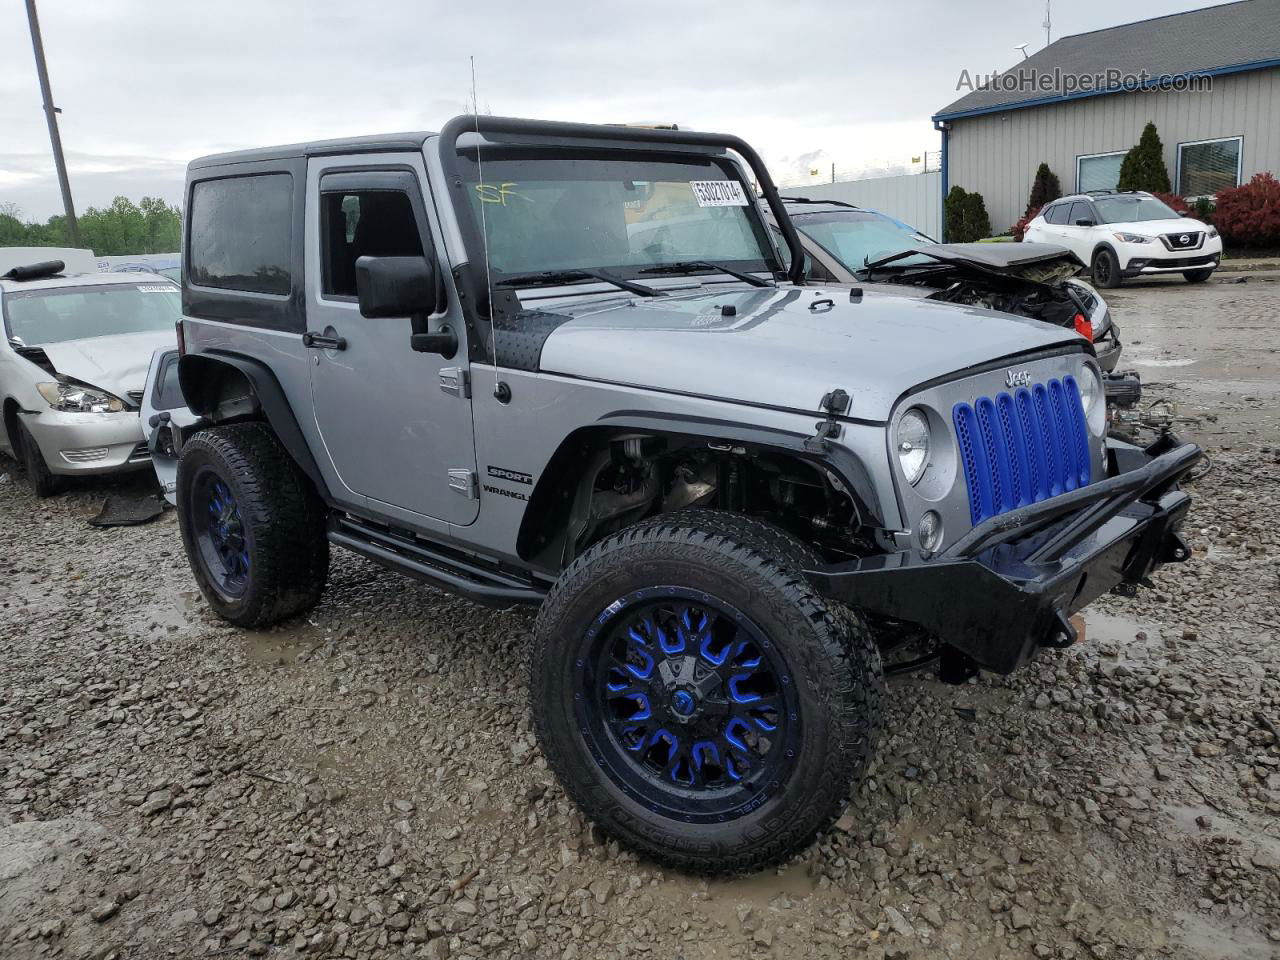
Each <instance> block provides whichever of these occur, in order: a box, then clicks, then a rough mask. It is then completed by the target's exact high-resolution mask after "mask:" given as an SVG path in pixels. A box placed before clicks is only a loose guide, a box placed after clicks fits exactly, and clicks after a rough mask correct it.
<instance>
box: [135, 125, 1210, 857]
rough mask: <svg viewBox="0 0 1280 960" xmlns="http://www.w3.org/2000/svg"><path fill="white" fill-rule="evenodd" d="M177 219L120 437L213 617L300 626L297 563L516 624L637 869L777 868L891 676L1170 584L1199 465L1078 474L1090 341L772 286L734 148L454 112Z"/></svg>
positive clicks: (310, 594) (282, 172)
mask: <svg viewBox="0 0 1280 960" xmlns="http://www.w3.org/2000/svg"><path fill="white" fill-rule="evenodd" d="M757 188H758V189H759V191H760V194H761V195H762V197H763V201H764V202H765V203H767V205H768V208H769V210H770V211H771V212H772V215H773V217H774V218H775V219H776V223H777V225H778V229H779V230H780V232H781V233H782V236H783V239H784V241H785V244H786V246H787V248H788V249H789V250H790V252H791V258H790V262H791V264H792V269H791V272H790V274H787V273H785V272H784V271H783V269H782V266H781V264H780V262H779V260H778V256H777V252H776V249H775V247H774V245H773V243H772V242H771V240H770V236H769V232H768V228H767V226H766V224H765V223H764V222H763V219H762V216H761V214H760V211H759V209H758V208H757V205H756V196H757V194H756V191H757ZM186 199H187V202H186V210H187V215H186V218H185V230H186V236H185V238H184V244H185V248H184V256H183V274H184V275H183V284H182V307H183V318H182V322H181V324H180V338H179V343H180V347H179V350H180V354H181V357H180V359H179V360H178V361H177V372H176V383H177V385H178V387H179V388H180V395H181V400H180V401H179V400H171V401H170V403H169V406H170V407H173V406H174V404H177V403H181V404H182V405H183V406H184V414H185V415H184V416H183V417H181V418H177V417H173V416H171V415H169V413H167V412H166V410H165V409H164V406H165V405H164V403H162V402H161V399H162V398H163V397H164V396H165V395H166V394H174V393H175V391H174V390H173V389H172V382H170V386H169V388H168V389H166V388H165V383H164V382H160V383H158V385H153V386H154V390H152V391H149V397H148V401H149V410H150V411H151V412H150V413H149V417H148V419H149V420H150V422H151V425H152V427H153V428H157V427H158V428H159V429H154V430H153V436H152V444H153V448H156V447H158V448H160V451H159V452H161V453H163V452H165V451H167V452H168V453H169V454H170V455H172V456H176V455H178V454H179V453H180V459H179V460H178V467H177V476H176V484H175V489H174V491H173V492H174V497H175V499H176V502H177V506H178V511H179V517H180V522H181V529H182V536H183V540H184V542H185V546H186V550H187V554H188V556H189V558H190V561H191V567H192V570H193V571H194V573H195V577H196V579H197V581H198V582H199V585H200V588H201V589H202V590H203V592H204V595H205V597H206V598H207V599H208V602H209V603H210V605H211V606H212V607H213V609H214V610H216V611H217V612H218V613H219V614H220V615H221V616H223V617H225V618H226V619H227V620H229V621H231V622H233V623H236V624H240V625H243V626H246V627H257V626H262V625H264V624H269V623H272V622H275V621H278V620H281V619H283V618H285V617H289V616H292V615H295V614H297V613H299V612H301V611H304V610H306V609H308V608H309V607H311V606H312V605H313V604H315V603H316V602H317V601H318V600H319V598H320V595H321V592H322V591H323V589H324V585H325V579H326V575H327V571H328V565H329V549H330V544H337V545H339V546H342V547H346V548H348V549H349V550H353V551H355V552H356V553H359V554H361V555H363V556H365V557H368V558H370V559H372V560H374V561H377V562H378V563H380V564H383V565H385V566H387V567H389V568H391V569H393V570H397V571H400V572H402V573H406V574H409V575H411V576H414V577H418V578H420V579H422V580H425V581H427V582H430V583H432V584H436V585H439V586H444V587H447V588H449V589H451V590H454V591H457V592H459V593H461V594H463V595H465V596H467V597H470V598H472V599H474V600H477V601H479V602H481V603H486V604H492V605H496V606H509V605H513V604H518V603H529V604H535V605H539V606H540V609H539V612H538V616H537V622H536V627H535V631H534V634H535V636H534V649H533V651H532V654H531V661H532V665H531V671H530V677H529V690H530V701H531V710H532V714H533V718H534V721H535V724H536V727H537V731H538V735H539V738H540V742H541V746H542V750H543V752H544V753H545V755H546V757H547V760H548V761H549V763H550V764H551V766H552V767H553V769H554V770H555V772H556V773H557V774H558V776H559V778H560V780H561V782H562V783H563V785H564V787H565V789H566V790H567V791H568V793H569V794H570V795H571V796H572V797H573V798H574V799H575V800H576V801H577V803H578V804H579V805H580V806H581V807H582V808H583V810H584V811H585V812H586V813H587V814H589V815H590V816H591V817H592V818H593V819H594V820H596V821H597V822H598V823H599V824H600V825H601V826H603V827H604V828H606V829H607V830H609V831H611V832H612V833H613V834H614V835H615V836H616V837H618V838H619V839H620V840H622V841H623V842H625V843H627V844H629V845H630V846H632V847H633V848H636V849H638V850H640V851H642V852H644V853H646V854H648V855H651V856H652V857H655V858H657V859H659V860H662V861H664V862H667V863H670V864H673V865H677V866H681V867H685V868H692V869H703V870H718V871H719V870H734V869H742V868H750V867H756V866H759V865H762V864H765V863H769V862H772V861H776V860H778V859H779V858H782V857H784V856H786V855H788V854H790V853H792V852H794V851H796V850H797V849H798V848H800V847H802V846H804V845H805V844H807V843H809V842H810V841H811V839H812V838H813V837H814V835H815V834H816V833H817V832H818V831H820V830H822V829H824V828H825V827H826V826H827V825H829V824H830V823H831V822H832V820H833V818H834V817H836V816H837V815H838V814H839V813H840V812H841V810H842V809H843V807H844V806H845V804H846V803H847V802H848V799H849V797H850V792H851V787H852V785H853V784H854V783H855V782H856V781H857V780H858V779H859V777H860V776H861V775H862V772H863V770H864V767H865V765H866V763H867V761H868V758H869V756H870V754H871V751H872V749H873V746H874V743H875V740H876V736H877V732H878V729H879V727H880V724H881V717H882V704H883V697H884V674H885V672H886V669H889V671H890V672H892V670H893V669H894V667H895V666H896V667H898V668H915V667H919V666H921V665H923V664H924V663H926V662H937V663H939V665H940V670H941V674H942V676H943V678H944V679H948V680H955V681H959V680H963V679H965V678H967V677H969V676H972V674H973V673H974V672H975V671H976V670H978V669H979V668H985V669H989V670H993V671H997V672H1001V673H1005V672H1009V671H1011V670H1013V669H1014V668H1015V667H1017V666H1018V665H1019V664H1021V663H1022V662H1023V661H1025V660H1026V659H1027V658H1028V657H1030V656H1031V655H1032V654H1033V653H1035V651H1036V650H1037V649H1038V648H1041V647H1046V646H1049V647H1055V646H1063V645H1065V644H1068V643H1071V642H1072V641H1073V640H1074V639H1075V637H1076V631H1075V629H1074V628H1073V626H1072V624H1071V621H1070V615H1071V614H1072V613H1073V612H1074V611H1076V610H1078V609H1080V608H1081V607H1083V606H1084V605H1085V604H1087V603H1089V602H1090V601H1092V600H1093V599H1094V598H1096V597H1098V596H1099V595H1101V594H1103V593H1105V592H1107V591H1109V590H1111V589H1112V588H1115V587H1118V586H1121V585H1133V584H1139V583H1142V582H1143V581H1144V580H1145V579H1146V577H1147V576H1148V575H1149V574H1150V573H1151V571H1152V570H1153V569H1154V568H1155V567H1156V566H1158V565H1160V564H1162V563H1165V562H1169V561H1180V560H1185V559H1186V558H1187V556H1188V550H1187V547H1186V545H1185V544H1184V543H1183V542H1182V540H1181V539H1180V538H1179V536H1178V534H1177V532H1176V531H1177V528H1178V527H1179V525H1180V524H1181V522H1182V520H1183V518H1184V516H1185V515H1186V512H1187V508H1188V505H1189V502H1190V501H1189V498H1188V496H1187V494H1186V493H1184V492H1182V491H1181V490H1179V489H1178V486H1177V484H1178V481H1179V479H1180V478H1181V477H1183V476H1184V475H1185V474H1186V473H1187V471H1188V470H1189V469H1190V468H1191V467H1192V466H1193V464H1194V463H1195V462H1196V461H1197V460H1198V459H1199V457H1200V456H1201V454H1200V451H1199V450H1198V448H1196V447H1195V446H1194V445H1191V444H1181V443H1179V442H1178V441H1176V440H1175V439H1173V438H1172V437H1171V436H1168V435H1165V436H1164V437H1162V438H1161V439H1160V440H1159V441H1157V443H1156V444H1154V445H1153V446H1151V447H1149V448H1147V449H1146V450H1142V449H1139V448H1137V447H1133V446H1126V445H1123V444H1118V443H1114V442H1108V441H1107V440H1106V437H1105V435H1106V429H1107V424H1106V413H1105V400H1104V397H1103V391H1102V380H1101V376H1100V372H1099V369H1098V364H1097V360H1096V357H1095V355H1094V351H1093V348H1092V346H1091V345H1090V344H1089V343H1088V342H1087V341H1086V340H1084V339H1083V338H1081V337H1080V336H1078V335H1077V334H1076V333H1075V331H1074V330H1070V329H1064V328H1061V327H1054V326H1050V325H1048V324H1044V323H1040V322H1037V321H1034V320H1029V319H1026V318H1020V317H1013V316H1010V315H1006V314H1001V313H996V312H993V311H989V310H984V309H978V308H974V307H968V306H960V305H954V304H947V303H941V302H935V301H930V300H921V299H907V298H902V297H894V296H885V295H877V294H875V293H872V292H867V293H865V294H864V293H863V292H862V291H860V290H858V289H856V288H855V289H853V290H847V289H833V288H824V287H822V286H816V287H815V286H806V285H804V283H803V278H802V276H801V274H800V273H799V272H798V271H800V270H801V269H802V266H803V262H804V256H803V251H802V249H801V246H800V242H799V240H798V239H797V237H796V234H795V230H794V228H793V227H792V225H791V221H790V219H789V218H788V217H787V215H786V211H785V210H784V209H783V206H782V203H781V201H780V200H779V197H778V194H777V191H776V189H775V188H774V185H773V183H772V182H771V180H770V179H769V175H768V172H767V171H766V170H765V168H764V165H763V164H762V163H761V161H760V158H759V157H758V156H757V155H756V153H755V151H753V150H752V149H751V148H750V147H749V146H748V145H747V144H746V143H744V142H742V141H741V140H739V139H737V138H734V137H730V136H722V135H713V134H702V133H690V132H686V131H675V130H640V129H630V128H624V127H607V126H587V125H579V124H565V123H544V122H537V121H529V120H512V119H503V118H497V117H474V116H466V117H458V118H456V119H454V120H452V121H450V122H449V123H448V124H447V125H446V126H445V127H444V129H443V130H442V131H441V132H440V133H438V134H436V133H421V134H397V135H389V136H381V137H371V138H366V139H355V140H343V141H330V142H320V143H310V144H301V145H297V146H286V147H271V148H267V149H261V150H252V151H247V152H241V153H234V154H224V155H220V156H212V157H206V158H203V159H200V160H196V161H193V162H192V163H191V165H190V167H189V169H188V175H187V198H186ZM158 369H159V368H157V370H158ZM157 370H153V376H156V375H157ZM161 379H162V380H163V377H162V378H161ZM151 393H154V394H155V396H154V397H151V396H150V394H151ZM152 401H154V402H152ZM903 637H913V638H915V639H913V641H912V642H913V643H914V644H916V645H917V646H920V645H922V644H923V645H924V650H923V652H920V654H919V655H918V656H915V657H914V658H912V659H909V660H906V661H901V659H900V661H899V662H898V663H897V664H896V665H894V664H890V665H889V667H888V668H887V667H886V665H885V664H884V663H883V662H882V654H886V653H887V652H888V651H889V649H890V648H891V647H893V646H894V645H895V644H897V643H899V642H900V641H901V640H902V638H903ZM919 638H926V639H925V640H923V641H922V640H921V639H919Z"/></svg>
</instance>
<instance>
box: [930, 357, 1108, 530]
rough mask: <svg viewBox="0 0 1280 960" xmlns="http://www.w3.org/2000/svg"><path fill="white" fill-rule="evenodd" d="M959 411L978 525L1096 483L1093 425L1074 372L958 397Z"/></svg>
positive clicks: (954, 412) (959, 438)
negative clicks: (966, 399)
mask: <svg viewBox="0 0 1280 960" xmlns="http://www.w3.org/2000/svg"><path fill="white" fill-rule="evenodd" d="M951 415H952V420H953V421H954V423H955V428H956V442H957V443H958V444H959V446H960V461H961V464H962V465H963V468H964V479H965V485H966V486H967V487H968V490H969V517H970V519H971V520H972V521H973V523H974V524H975V525H977V524H979V523H981V522H982V521H983V520H986V519H988V518H990V517H994V516H998V515H999V514H1002V513H1005V512H1007V511H1009V510H1013V509H1016V508H1017V507H1025V506H1026V505H1027V504H1030V503H1039V502H1040V501H1041V500H1048V499H1049V498H1050V497H1056V496H1058V495H1059V494H1062V493H1065V492H1066V491H1068V490H1075V489H1076V488H1077V487H1083V486H1087V485H1088V483H1089V480H1090V478H1091V474H1092V466H1091V464H1090V461H1089V428H1088V426H1087V425H1086V423H1085V419H1084V408H1083V407H1082V406H1081V404H1080V387H1079V385H1078V384H1077V383H1076V381H1075V378H1074V377H1063V378H1062V379H1061V380H1050V381H1049V382H1048V383H1037V384H1035V385H1034V386H1031V387H1020V388H1019V389H1017V390H1016V391H1014V393H1013V394H1012V395H1010V394H1008V393H999V394H997V395H996V396H995V399H992V398H991V397H979V398H978V399H977V401H976V402H974V403H973V404H972V405H970V404H967V403H957V404H956V405H955V407H954V408H952V411H951Z"/></svg>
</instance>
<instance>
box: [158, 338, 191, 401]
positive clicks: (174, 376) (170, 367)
mask: <svg viewBox="0 0 1280 960" xmlns="http://www.w3.org/2000/svg"><path fill="white" fill-rule="evenodd" d="M151 406H152V407H154V408H155V409H156V410H172V409H174V408H175V407H183V406H186V401H184V400H183V398H182V388H181V387H180V386H179V385H178V351H176V350H174V351H172V352H170V353H166V354H165V355H164V356H163V357H161V358H160V371H159V373H157V375H156V384H155V388H154V389H153V390H152V391H151Z"/></svg>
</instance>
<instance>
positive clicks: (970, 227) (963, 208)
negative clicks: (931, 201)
mask: <svg viewBox="0 0 1280 960" xmlns="http://www.w3.org/2000/svg"><path fill="white" fill-rule="evenodd" d="M943 218H944V220H945V228H946V240H947V242H948V243H972V242H973V241H975V240H981V239H982V238H983V237H989V236H991V218H990V217H989V216H987V205H986V202H985V201H984V200H983V199H982V194H980V193H969V192H968V191H967V190H965V189H963V188H962V187H952V188H951V191H950V192H949V193H948V194H947V198H946V200H945V201H943Z"/></svg>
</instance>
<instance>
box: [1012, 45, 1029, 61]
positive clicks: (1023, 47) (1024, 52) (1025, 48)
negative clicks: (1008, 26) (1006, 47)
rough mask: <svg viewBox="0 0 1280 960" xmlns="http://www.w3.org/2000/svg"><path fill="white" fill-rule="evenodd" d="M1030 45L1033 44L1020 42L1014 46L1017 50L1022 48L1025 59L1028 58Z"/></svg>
mask: <svg viewBox="0 0 1280 960" xmlns="http://www.w3.org/2000/svg"><path fill="white" fill-rule="evenodd" d="M1029 46H1031V44H1029V43H1020V44H1018V45H1017V46H1016V47H1014V48H1013V49H1015V50H1021V51H1022V59H1023V60H1026V59H1027V47H1029Z"/></svg>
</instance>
